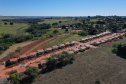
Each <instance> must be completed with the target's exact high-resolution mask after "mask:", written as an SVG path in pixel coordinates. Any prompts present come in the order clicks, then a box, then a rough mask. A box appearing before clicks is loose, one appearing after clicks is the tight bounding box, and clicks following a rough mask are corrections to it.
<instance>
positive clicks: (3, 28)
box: [0, 22, 29, 36]
mask: <svg viewBox="0 0 126 84" xmlns="http://www.w3.org/2000/svg"><path fill="white" fill-rule="evenodd" d="M28 27H29V25H28V24H25V23H14V25H9V23H8V24H7V25H4V23H3V22H1V24H0V34H1V33H4V34H8V33H9V34H16V33H24V32H25V31H24V30H25V29H26V28H28ZM0 36H1V35H0Z"/></svg>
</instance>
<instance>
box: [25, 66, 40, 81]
mask: <svg viewBox="0 0 126 84" xmlns="http://www.w3.org/2000/svg"><path fill="white" fill-rule="evenodd" d="M24 74H25V75H27V76H28V78H29V79H31V80H33V79H35V78H36V77H37V76H38V74H39V69H38V68H37V67H30V68H28V69H27V70H26V71H25V72H24Z"/></svg>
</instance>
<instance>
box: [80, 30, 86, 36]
mask: <svg viewBox="0 0 126 84" xmlns="http://www.w3.org/2000/svg"><path fill="white" fill-rule="evenodd" d="M78 34H79V35H81V36H87V35H88V33H87V32H86V31H80V32H78Z"/></svg>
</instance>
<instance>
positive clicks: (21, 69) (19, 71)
mask: <svg viewBox="0 0 126 84" xmlns="http://www.w3.org/2000/svg"><path fill="white" fill-rule="evenodd" d="M25 71H26V68H25V67H22V68H19V69H17V73H23V72H25Z"/></svg>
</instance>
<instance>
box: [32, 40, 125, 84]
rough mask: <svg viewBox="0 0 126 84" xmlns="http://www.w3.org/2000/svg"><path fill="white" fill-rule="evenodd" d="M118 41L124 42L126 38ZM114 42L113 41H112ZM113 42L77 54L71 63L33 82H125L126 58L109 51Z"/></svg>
mask: <svg viewBox="0 0 126 84" xmlns="http://www.w3.org/2000/svg"><path fill="white" fill-rule="evenodd" d="M118 42H121V43H126V38H125V39H122V40H119V41H118ZM113 43H115V42H113ZM113 43H109V44H107V45H104V46H101V47H99V48H97V49H92V50H90V51H87V52H85V53H82V54H80V55H78V56H77V58H76V60H75V62H74V63H73V64H72V65H68V66H66V67H63V68H62V69H56V70H54V71H52V72H50V73H47V74H42V75H40V76H39V77H38V78H37V79H36V82H34V83H33V84H42V83H43V84H50V83H51V84H95V81H96V79H100V82H101V84H126V80H125V79H126V60H125V59H122V58H120V57H118V56H116V55H115V54H113V53H111V46H112V44H113Z"/></svg>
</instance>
